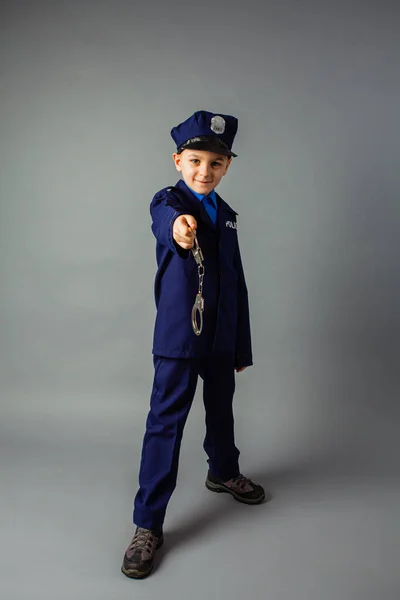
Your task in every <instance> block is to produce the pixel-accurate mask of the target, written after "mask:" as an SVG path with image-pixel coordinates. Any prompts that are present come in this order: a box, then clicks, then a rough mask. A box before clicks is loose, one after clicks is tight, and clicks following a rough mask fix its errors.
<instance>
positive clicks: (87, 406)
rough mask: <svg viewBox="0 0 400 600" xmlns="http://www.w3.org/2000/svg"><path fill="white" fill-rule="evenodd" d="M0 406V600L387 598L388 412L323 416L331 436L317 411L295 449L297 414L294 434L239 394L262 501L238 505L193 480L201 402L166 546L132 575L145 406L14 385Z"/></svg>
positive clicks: (395, 562)
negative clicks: (129, 558) (123, 567)
mask: <svg viewBox="0 0 400 600" xmlns="http://www.w3.org/2000/svg"><path fill="white" fill-rule="evenodd" d="M242 382H244V380H242ZM242 386H243V387H244V388H245V387H246V386H245V383H242ZM240 390H241V386H240V385H239V394H240ZM10 394H11V392H10ZM8 400H9V402H8V410H7V411H6V413H5V414H4V415H3V417H4V418H3V419H2V422H1V431H0V433H1V437H0V440H1V442H0V443H1V506H2V510H1V519H2V544H1V553H0V554H1V561H0V573H1V579H0V598H1V599H2V600H23V599H24V600H25V599H28V598H29V599H30V600H33V599H36V598H37V599H40V600H47V599H49V600H50V599H51V600H53V599H54V598H57V599H60V600H64V599H65V600H66V599H68V600H70V599H79V600H81V599H82V600H90V599H91V598H98V599H107V600H114V599H117V598H118V599H124V598H130V599H131V598H143V599H147V598H157V597H162V598H182V599H186V598H190V599H191V600H195V599H197V598H204V597H209V598H232V599H235V600H236V599H241V598H245V597H249V598H250V597H252V598H268V599H271V600H291V599H296V600H338V599H340V600H358V599H360V600H361V599H362V600H369V599H370V600H378V599H379V600H398V599H399V597H400V575H399V550H400V534H399V507H400V478H399V470H398V441H397V433H396V432H397V419H394V417H395V414H394V412H393V415H386V416H385V417H383V416H382V415H381V416H380V417H379V418H378V416H376V418H372V419H371V420H370V421H366V420H364V422H362V423H360V426H359V435H358V436H357V435H356V433H355V432H354V431H353V435H351V436H350V435H348V433H349V428H352V429H354V422H355V421H354V420H353V421H350V420H349V413H347V421H346V424H344V425H343V426H342V427H341V428H340V427H338V422H335V419H334V414H333V413H332V415H331V423H332V429H331V434H332V431H333V432H334V433H335V435H333V436H332V435H331V437H330V436H329V435H328V431H329V427H328V426H327V428H326V429H325V430H323V429H321V422H320V421H319V432H320V434H321V436H322V437H324V439H325V443H324V442H323V440H322V437H321V439H319V440H318V439H317V437H316V435H310V438H309V441H308V443H307V441H306V437H305V436H304V423H303V424H302V425H301V427H300V426H299V431H301V432H302V436H301V437H300V438H299V439H296V436H295V435H294V432H295V431H296V424H295V423H293V429H292V431H291V427H292V425H291V418H289V415H287V418H286V419H285V415H284V414H283V413H279V412H278V413H277V412H276V408H277V406H278V403H277V404H276V405H275V406H274V402H272V400H271V401H270V403H269V404H268V403H267V402H266V404H265V413H263V414H261V415H259V418H258V419H254V415H252V414H251V413H250V411H249V410H248V408H249V404H248V405H247V407H246V406H245V405H244V403H242V404H240V403H239V401H238V402H237V404H238V406H237V409H236V415H237V423H238V425H237V432H238V434H237V437H238V440H239V442H238V443H240V446H241V449H242V470H243V471H244V472H246V474H249V475H251V476H253V477H254V478H255V479H256V480H257V481H259V482H261V483H263V484H265V485H266V486H267V487H268V488H269V489H270V491H271V492H272V495H273V498H272V500H271V501H270V502H269V503H267V504H265V505H261V506H257V507H248V506H243V505H240V504H238V503H236V502H234V501H233V500H232V499H231V498H229V497H226V496H222V495H217V494H212V493H210V492H209V491H208V490H207V489H206V488H205V486H204V478H205V469H206V464H205V458H204V455H203V451H202V448H201V443H202V436H203V413H202V406H201V398H200V397H199V396H198V397H197V398H196V402H195V405H194V407H193V410H192V412H191V414H190V417H189V421H188V424H187V428H186V432H185V437H184V442H183V448H182V454H181V464H180V473H179V481H178V486H177V490H176V492H175V494H174V495H173V498H172V501H171V503H170V506H169V510H168V515H167V521H166V525H165V537H166V542H165V545H164V547H163V548H162V549H161V550H160V551H159V552H158V557H157V566H156V570H155V571H154V573H153V575H152V576H151V577H150V578H148V579H147V580H146V581H142V582H137V581H131V580H129V579H127V578H126V577H124V576H123V575H122V574H121V573H120V564H121V559H122V555H123V552H124V549H125V546H126V545H127V544H128V542H129V540H130V537H131V535H132V531H133V530H132V524H131V510H132V500H133V496H134V493H135V491H136V481H137V470H138V457H139V452H140V446H141V437H142V429H143V419H144V416H145V406H144V403H140V402H139V403H138V402H132V403H129V402H128V398H127V397H125V396H123V395H119V396H118V395H115V397H111V395H110V396H107V397H106V395H104V396H100V395H98V396H97V397H92V396H91V395H90V394H83V393H81V394H80V395H79V394H77V393H75V394H72V393H71V396H70V397H68V396H67V395H65V394H63V395H62V396H60V397H57V395H54V396H53V398H51V397H50V396H49V395H46V394H45V393H42V394H39V393H37V394H36V395H35V394H34V393H31V394H29V393H24V394H23V393H22V392H20V393H19V394H18V393H17V392H14V397H13V402H11V397H9V398H8ZM248 402H250V400H248ZM55 405H57V410H55V409H54V407H55ZM138 405H140V406H142V409H141V410H140V411H139V410H138V409H137V408H133V407H134V406H136V407H137V406H138ZM13 407H14V408H13ZM110 407H112V410H110ZM287 408H288V403H286V410H287ZM269 410H274V426H273V427H272V426H271V425H270V424H269V423H268V420H267V418H266V417H267V415H268V411H269ZM354 412H357V411H355V409H354V407H353V414H354ZM396 412H397V409H396ZM338 414H339V413H337V415H338ZM365 417H366V413H365V412H364V419H365ZM370 417H371V415H370ZM391 417H393V419H392V418H391ZM297 422H298V421H297ZM279 427H281V428H282V431H279ZM315 429H316V424H314V432H315ZM339 431H341V432H342V440H341V439H339V437H338V435H336V434H337V433H338V432H339ZM250 432H251V434H250ZM310 432H311V430H310ZM335 440H336V441H335Z"/></svg>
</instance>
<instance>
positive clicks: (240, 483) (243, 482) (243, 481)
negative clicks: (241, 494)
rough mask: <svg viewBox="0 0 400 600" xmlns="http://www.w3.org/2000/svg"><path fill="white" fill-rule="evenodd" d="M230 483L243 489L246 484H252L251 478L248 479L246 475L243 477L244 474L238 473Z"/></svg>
mask: <svg viewBox="0 0 400 600" xmlns="http://www.w3.org/2000/svg"><path fill="white" fill-rule="evenodd" d="M232 483H233V484H235V485H237V486H238V487H240V488H242V489H244V488H245V487H246V485H247V484H249V485H252V482H251V480H250V479H248V477H245V476H244V475H239V476H238V477H234V478H233V479H232Z"/></svg>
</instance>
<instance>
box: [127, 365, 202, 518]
mask: <svg viewBox="0 0 400 600" xmlns="http://www.w3.org/2000/svg"><path fill="white" fill-rule="evenodd" d="M154 369H155V373H154V383H153V390H152V395H151V401H150V412H149V414H148V417H147V422H146V433H145V436H144V440H143V448H142V458H141V464H140V472H139V486H140V487H139V491H138V493H137V495H136V498H135V503H134V514H133V520H134V523H135V524H136V525H139V526H140V527H145V528H146V529H161V528H162V525H163V522H164V518H165V513H166V509H167V504H168V501H169V499H170V497H171V494H172V492H173V491H174V489H175V486H176V479H177V473H178V462H179V451H180V447H181V441H182V435H183V429H184V426H185V423H186V419H187V416H188V413H189V410H190V407H191V405H192V401H193V397H194V394H195V391H196V385H197V377H198V365H197V363H196V361H195V360H193V359H172V358H163V357H159V356H155V357H154Z"/></svg>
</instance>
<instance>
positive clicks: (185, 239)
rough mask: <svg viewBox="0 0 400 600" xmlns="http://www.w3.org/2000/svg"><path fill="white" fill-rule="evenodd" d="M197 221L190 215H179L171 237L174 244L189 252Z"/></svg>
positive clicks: (192, 243)
mask: <svg viewBox="0 0 400 600" xmlns="http://www.w3.org/2000/svg"><path fill="white" fill-rule="evenodd" d="M196 229H197V221H196V219H195V218H194V217H192V215H180V216H179V217H177V218H176V219H175V222H174V226H173V228H172V236H173V238H174V240H175V241H176V243H177V244H178V245H179V246H180V247H181V248H184V249H185V250H190V248H192V247H193V245H194V231H196Z"/></svg>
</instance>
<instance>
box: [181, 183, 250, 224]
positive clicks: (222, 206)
mask: <svg viewBox="0 0 400 600" xmlns="http://www.w3.org/2000/svg"><path fill="white" fill-rule="evenodd" d="M174 187H175V188H178V190H180V192H181V193H183V194H184V196H185V200H187V201H188V204H190V206H193V208H194V210H196V211H197V212H199V210H200V211H201V212H202V213H203V211H204V213H205V214H206V215H207V211H206V210H205V208H204V207H203V205H202V204H201V203H200V201H199V199H198V198H196V196H195V195H194V194H193V193H192V192H191V190H190V189H189V188H188V186H187V185H186V183H185V182H184V181H183V180H182V179H180V180H179V181H178V182H177V183H176V184H175V186H174ZM215 195H216V198H217V203H218V211H220V210H222V211H224V212H231V213H233V214H235V215H237V214H238V213H237V212H236V211H235V210H233V208H231V207H230V206H229V204H228V203H227V202H225V200H223V199H222V198H221V196H220V195H219V194H217V193H216V194H215ZM199 204H200V206H199ZM207 218H209V217H208V215H207Z"/></svg>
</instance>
